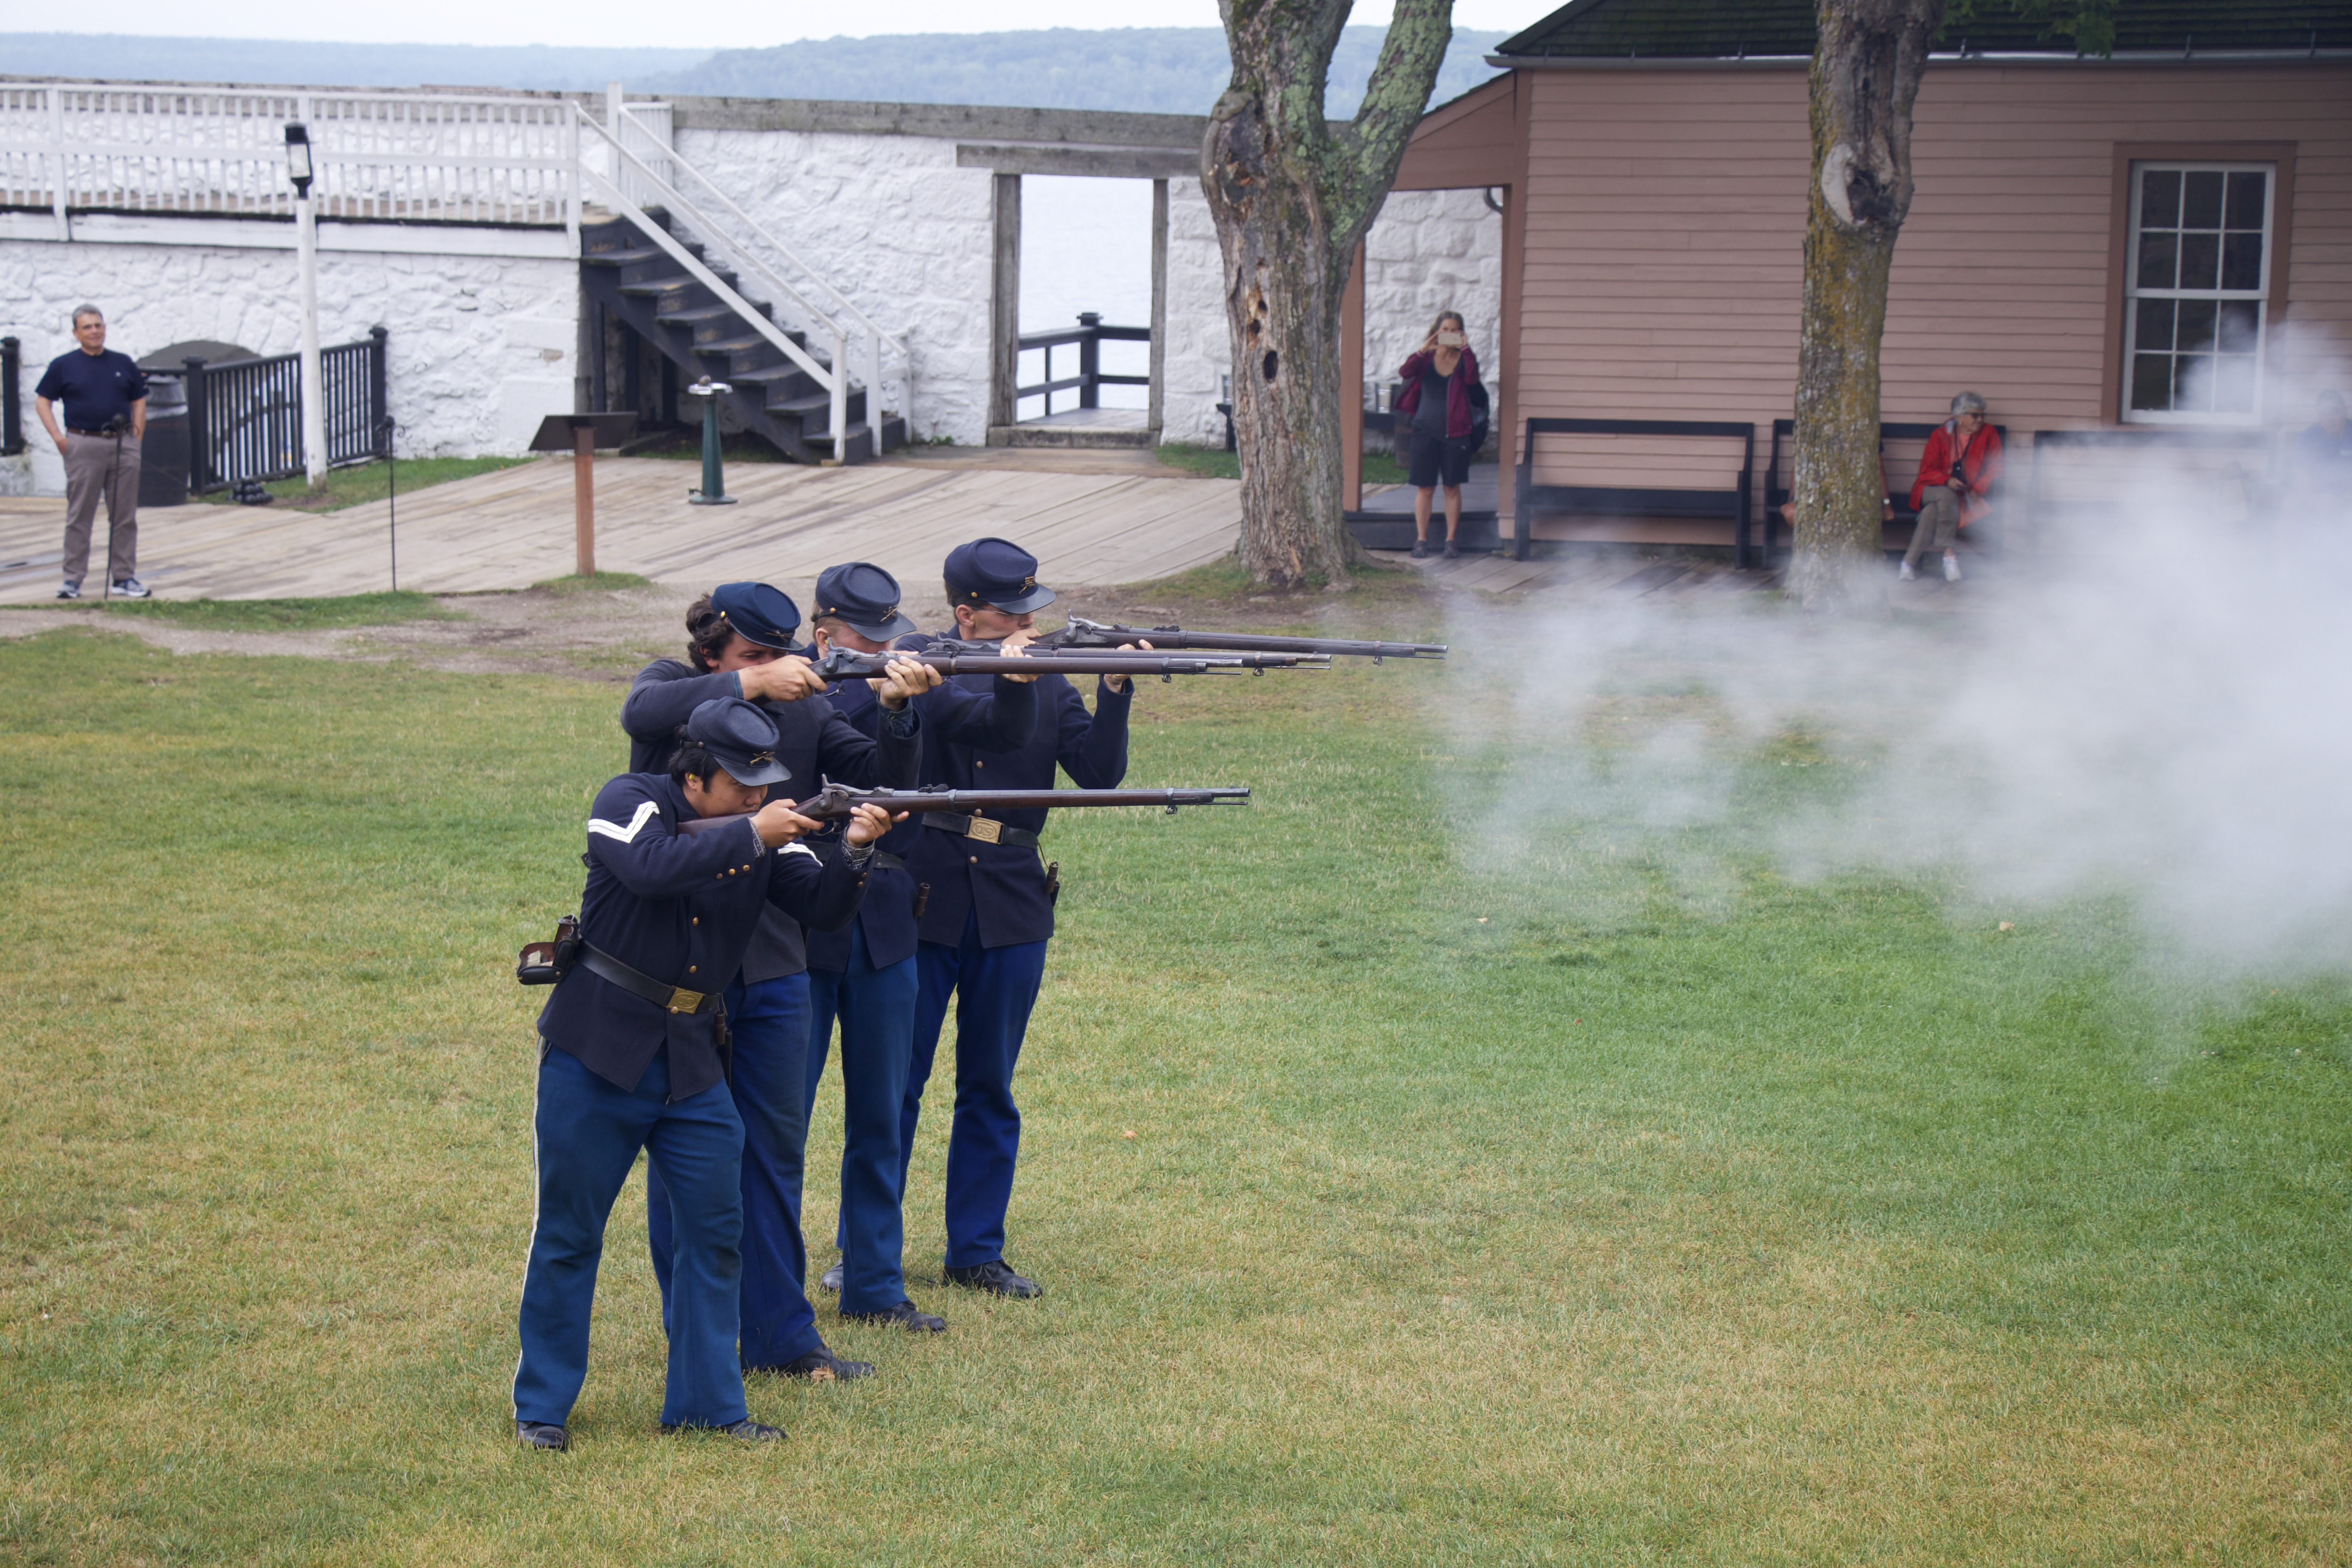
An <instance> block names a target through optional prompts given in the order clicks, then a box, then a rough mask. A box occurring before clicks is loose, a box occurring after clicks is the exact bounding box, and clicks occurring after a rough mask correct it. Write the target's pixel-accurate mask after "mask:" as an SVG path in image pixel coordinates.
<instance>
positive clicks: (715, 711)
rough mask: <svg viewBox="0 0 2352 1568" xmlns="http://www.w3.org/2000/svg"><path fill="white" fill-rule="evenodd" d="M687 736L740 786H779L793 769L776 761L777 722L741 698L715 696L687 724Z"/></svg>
mask: <svg viewBox="0 0 2352 1568" xmlns="http://www.w3.org/2000/svg"><path fill="white" fill-rule="evenodd" d="M686 734H687V738H688V740H690V741H695V742H699V743H700V744H701V745H703V746H704V747H706V748H708V749H709V752H710V754H711V755H712V756H714V757H716V758H718V759H719V766H720V767H722V768H725V769H726V770H727V776H728V777H729V778H731V779H733V780H734V781H735V782H736V783H737V784H782V783H783V782H784V781H785V780H787V779H789V778H791V777H792V776H793V774H792V770H791V769H790V768H787V767H785V766H784V764H783V763H780V762H778V761H776V737H777V731H776V721H774V720H773V719H771V718H769V717H768V715H767V714H766V713H764V712H762V711H761V710H760V709H759V708H758V707H757V706H756V705H754V704H752V703H750V702H746V701H744V700H742V699H741V698H740V697H714V698H712V699H711V700H709V701H708V702H705V703H702V704H701V705H700V706H698V707H697V708H696V709H695V710H694V711H693V713H691V714H690V715H688V718H687V721H686Z"/></svg>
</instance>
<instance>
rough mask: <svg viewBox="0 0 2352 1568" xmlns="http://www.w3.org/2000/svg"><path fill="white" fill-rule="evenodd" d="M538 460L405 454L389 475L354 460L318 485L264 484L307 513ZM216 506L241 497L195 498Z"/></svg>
mask: <svg viewBox="0 0 2352 1568" xmlns="http://www.w3.org/2000/svg"><path fill="white" fill-rule="evenodd" d="M533 461H536V459H535V458H401V459H400V461H399V464H398V465H397V467H398V470H399V471H398V472H397V473H387V472H386V466H385V465H384V464H383V463H381V462H367V463H354V464H352V466H351V467H350V468H330V469H329V470H327V477H326V479H325V481H324V482H323V483H321V484H320V486H319V488H318V489H311V488H310V481H309V480H308V479H272V480H270V481H269V482H268V483H267V484H265V485H264V486H263V487H262V488H263V489H266V490H268V492H269V493H270V494H271V495H274V496H276V497H277V498H278V500H280V501H284V502H287V503H289V504H290V505H293V506H296V507H299V508H300V509H302V510H305V511H341V510H342V509H343V508H345V507H347V506H359V505H361V504H362V503H363V502H366V501H372V500H383V498H384V497H385V495H386V494H388V493H389V492H390V490H391V489H392V487H393V486H394V485H395V484H397V485H398V486H399V487H400V494H402V495H406V494H408V493H409V492H410V491H411V490H421V489H430V488H431V487H433V486H435V485H445V484H447V483H448V482H449V481H450V480H451V479H472V478H473V477H474V476H475V475H476V474H488V473H495V472H496V471H498V470H499V469H500V468H514V467H515V466H516V465H518V464H520V463H529V462H533ZM194 499H195V500H202V501H210V502H212V503H213V504H215V505H216V506H234V505H236V496H235V494H233V493H232V492H231V491H229V490H226V489H218V490H213V491H210V492H209V493H207V494H205V495H200V496H197V497H195V498H194Z"/></svg>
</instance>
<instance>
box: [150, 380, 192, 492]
mask: <svg viewBox="0 0 2352 1568" xmlns="http://www.w3.org/2000/svg"><path fill="white" fill-rule="evenodd" d="M139 504H140V505H141V506H185V505H187V504H188V388H187V384H186V383H185V382H184V381H183V380H182V379H181V378H180V377H178V376H176V375H158V374H155V373H154V372H152V371H150V372H148V374H147V438H146V439H145V440H144V441H142V442H141V443H140V447H139Z"/></svg>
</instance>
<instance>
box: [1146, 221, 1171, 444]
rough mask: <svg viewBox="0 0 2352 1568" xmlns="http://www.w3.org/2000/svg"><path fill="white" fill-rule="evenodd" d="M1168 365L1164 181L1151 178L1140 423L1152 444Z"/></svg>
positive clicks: (1157, 429) (1155, 441)
mask: <svg viewBox="0 0 2352 1568" xmlns="http://www.w3.org/2000/svg"><path fill="white" fill-rule="evenodd" d="M1167 366H1168V182H1167V181H1165V180H1154V181H1152V182H1151V385H1150V389H1149V391H1148V392H1147V394H1146V401H1147V405H1148V410H1147V412H1146V413H1145V414H1144V416H1143V423H1144V424H1145V425H1146V426H1149V427H1150V431H1151V440H1152V444H1153V445H1154V446H1157V445H1158V444H1159V441H1160V404H1161V401H1162V399H1163V397H1164V396H1165V388H1164V387H1163V386H1162V384H1161V383H1162V381H1163V380H1164V379H1165V377H1164V373H1165V371H1166V369H1167Z"/></svg>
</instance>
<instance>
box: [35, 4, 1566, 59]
mask: <svg viewBox="0 0 2352 1568" xmlns="http://www.w3.org/2000/svg"><path fill="white" fill-rule="evenodd" d="M1389 3H1390V0H1361V3H1360V4H1359V5H1358V6H1357V8H1356V14H1355V16H1353V17H1351V18H1350V20H1352V21H1355V22H1360V23H1385V22H1386V21H1387V20H1388V13H1389ZM1558 6H1559V0H1549V3H1548V4H1547V3H1544V0H1536V3H1533V4H1520V3H1517V0H1454V26H1459V27H1481V28H1496V29H1503V30H1508V31H1516V30H1517V28H1519V27H1522V26H1526V25H1527V24H1528V23H1530V22H1533V21H1536V20H1538V18H1540V17H1542V16H1545V15H1547V14H1548V13H1549V12H1550V11H1552V10H1555V9H1557V8H1558ZM870 14H871V15H872V16H874V18H875V22H874V25H873V26H856V18H855V17H854V16H844V15H843V14H842V13H839V12H833V11H830V10H829V9H827V8H825V7H822V6H814V5H811V6H787V5H756V6H755V5H740V4H737V5H725V4H717V5H713V4H703V5H674V6H669V7H667V8H663V9H660V10H658V11H648V9H647V8H646V5H644V4H643V0H560V3H559V0H516V3H510V4H507V5H483V4H481V0H403V3H402V4H400V5H320V4H318V3H317V0H210V3H209V4H207V5H202V6H196V7H191V6H189V5H187V4H186V0H115V3H114V4H111V5H108V6H106V7H105V8H104V9H103V10H102V11H99V12H93V13H76V12H71V11H58V10H54V9H53V10H49V11H47V12H45V13H43V14H42V16H41V18H40V24H39V30H43V31H57V32H92V33H101V32H103V33H142V34H147V35H150V36H155V35H163V36H169V37H215V38H283V39H288V40H310V41H318V42H326V43H375V44H598V45H606V46H614V45H627V44H661V45H668V46H672V47H688V48H692V47H709V48H761V47H766V46H767V45H770V44H786V43H792V42H793V41H795V40H797V39H801V38H812V37H837V36H842V35H848V36H851V37H867V36H871V35H873V34H877V33H992V32H1000V31H1012V30H1015V29H1020V28H1027V27H1101V26H1107V25H1110V24H1112V22H1113V21H1114V19H1115V22H1116V25H1117V26H1126V27H1213V26H1217V7H1216V4H1215V0H1125V3H1124V4H1123V5H1119V6H1118V7H1117V8H1116V9H1113V8H1110V7H1106V6H1105V5H1102V3H1101V0H1015V3H1013V4H1000V5H972V4H971V0H899V3H898V4H897V5H890V6H887V7H876V8H875V9H874V10H873V11H872V12H871V13H870ZM650 16H658V18H659V25H658V26H648V25H647V23H648V18H649V17H650ZM32 22H33V18H32V17H30V16H26V17H20V18H18V19H17V20H16V21H15V22H13V23H11V24H10V26H12V27H15V28H27V27H28V25H29V24H32ZM845 22H846V23H848V24H849V25H847V26H845V25H844V24H845Z"/></svg>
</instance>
